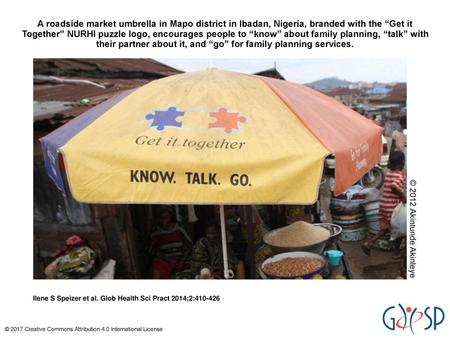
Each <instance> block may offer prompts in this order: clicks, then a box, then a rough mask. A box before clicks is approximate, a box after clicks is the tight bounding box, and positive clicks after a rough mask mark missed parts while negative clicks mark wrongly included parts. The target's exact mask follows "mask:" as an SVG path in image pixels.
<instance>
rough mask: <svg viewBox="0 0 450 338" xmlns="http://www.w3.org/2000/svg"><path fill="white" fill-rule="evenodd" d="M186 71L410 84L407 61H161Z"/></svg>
mask: <svg viewBox="0 0 450 338" xmlns="http://www.w3.org/2000/svg"><path fill="white" fill-rule="evenodd" d="M157 60H158V61H160V62H162V63H165V64H167V65H169V66H171V67H174V68H177V69H179V70H182V71H186V72H187V71H193V70H200V69H205V68H208V67H215V68H219V69H223V70H231V71H238V72H244V73H256V72H259V71H262V70H266V69H269V68H273V66H274V64H275V63H276V67H277V69H278V71H279V72H280V73H281V74H282V75H283V76H284V78H285V79H286V80H289V81H293V82H298V83H308V82H312V81H316V80H320V79H323V78H327V77H338V78H340V79H342V80H348V81H352V82H355V81H367V82H374V81H378V82H406V59H276V60H275V59H157Z"/></svg>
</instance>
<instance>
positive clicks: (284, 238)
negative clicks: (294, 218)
mask: <svg viewBox="0 0 450 338" xmlns="http://www.w3.org/2000/svg"><path fill="white" fill-rule="evenodd" d="M330 236H331V233H330V231H329V230H328V229H326V228H324V227H321V226H316V225H313V224H310V223H308V222H303V221H300V222H295V223H292V224H290V225H288V226H286V227H283V228H280V229H276V230H273V231H271V232H269V233H267V234H266V235H265V236H264V242H265V243H266V244H267V245H269V246H270V247H271V248H272V250H273V251H275V252H282V251H283V248H285V249H304V248H310V249H311V251H312V252H319V253H320V252H321V250H323V247H324V246H325V244H326V241H327V240H328V239H329V238H330ZM322 244H323V245H322ZM308 251H309V250H308Z"/></svg>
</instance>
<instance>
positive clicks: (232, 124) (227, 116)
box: [208, 108, 246, 134]
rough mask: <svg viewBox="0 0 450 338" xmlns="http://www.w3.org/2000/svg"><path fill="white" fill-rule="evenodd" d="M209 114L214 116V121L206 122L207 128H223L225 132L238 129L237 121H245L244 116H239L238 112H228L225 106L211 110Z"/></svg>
mask: <svg viewBox="0 0 450 338" xmlns="http://www.w3.org/2000/svg"><path fill="white" fill-rule="evenodd" d="M209 116H210V117H214V118H216V121H215V122H213V123H210V124H208V128H223V130H224V131H225V133H227V134H229V133H231V132H232V131H233V130H238V129H239V122H240V123H245V122H246V118H245V116H241V114H240V113H233V112H229V111H227V109H226V108H220V109H219V111H218V112H211V113H209Z"/></svg>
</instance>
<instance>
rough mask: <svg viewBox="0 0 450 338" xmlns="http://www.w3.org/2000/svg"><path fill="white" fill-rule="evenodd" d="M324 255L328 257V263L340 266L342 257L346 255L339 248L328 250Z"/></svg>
mask: <svg viewBox="0 0 450 338" xmlns="http://www.w3.org/2000/svg"><path fill="white" fill-rule="evenodd" d="M323 254H324V256H325V257H326V258H327V261H328V263H330V265H331V266H339V265H341V258H342V256H344V253H343V252H342V251H339V250H327V251H325V252H324V253H323Z"/></svg>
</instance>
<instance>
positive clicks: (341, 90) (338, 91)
mask: <svg viewBox="0 0 450 338" xmlns="http://www.w3.org/2000/svg"><path fill="white" fill-rule="evenodd" d="M324 93H325V94H326V95H328V96H344V95H363V94H364V92H363V91H362V90H359V89H350V88H347V87H337V88H333V89H331V90H329V91H325V92H324Z"/></svg>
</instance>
